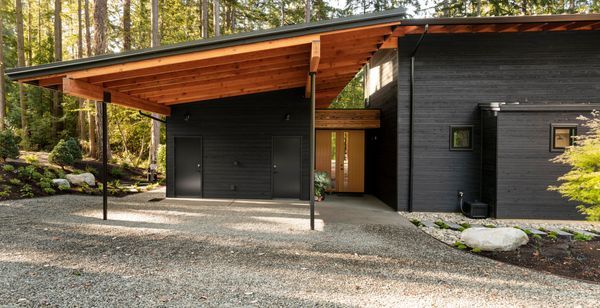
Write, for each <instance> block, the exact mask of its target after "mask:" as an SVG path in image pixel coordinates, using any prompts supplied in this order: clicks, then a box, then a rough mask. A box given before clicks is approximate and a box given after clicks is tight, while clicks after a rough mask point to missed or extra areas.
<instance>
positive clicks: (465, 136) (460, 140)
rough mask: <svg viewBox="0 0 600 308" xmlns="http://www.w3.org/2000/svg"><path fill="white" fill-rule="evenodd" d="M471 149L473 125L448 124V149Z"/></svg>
mask: <svg viewBox="0 0 600 308" xmlns="http://www.w3.org/2000/svg"><path fill="white" fill-rule="evenodd" d="M472 149H473V126H471V125H452V126H450V150H455V151H461V150H462V151H465V150H472Z"/></svg>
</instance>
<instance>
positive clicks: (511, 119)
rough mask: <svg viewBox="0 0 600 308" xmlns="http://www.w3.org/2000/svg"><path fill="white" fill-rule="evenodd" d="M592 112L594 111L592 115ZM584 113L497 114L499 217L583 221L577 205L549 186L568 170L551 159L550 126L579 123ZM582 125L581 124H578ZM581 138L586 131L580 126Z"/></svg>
mask: <svg viewBox="0 0 600 308" xmlns="http://www.w3.org/2000/svg"><path fill="white" fill-rule="evenodd" d="M590 112H591V111H590ZM582 114H583V112H514V111H512V112H504V111H502V112H500V113H498V149H497V151H498V153H497V165H498V171H497V172H498V174H497V181H498V183H497V217H498V218H541V217H543V218H548V219H582V218H583V216H582V215H581V214H579V213H578V212H577V210H576V208H575V207H576V206H577V203H575V202H569V201H568V200H567V199H564V198H561V196H560V194H559V193H558V192H555V191H548V189H547V188H548V186H549V185H556V184H558V182H557V180H556V179H557V178H558V177H559V176H561V175H563V174H564V173H565V172H567V171H568V170H569V168H568V166H566V165H561V164H554V163H552V162H550V159H552V158H554V157H556V156H557V155H558V154H560V153H557V152H551V151H550V134H551V132H550V125H551V124H574V123H579V121H577V117H578V116H579V115H582ZM579 124H580V123H579ZM577 130H578V134H584V133H585V128H584V127H582V126H581V125H579V126H578V129H577Z"/></svg>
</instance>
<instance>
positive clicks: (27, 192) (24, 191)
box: [20, 184, 33, 198]
mask: <svg viewBox="0 0 600 308" xmlns="http://www.w3.org/2000/svg"><path fill="white" fill-rule="evenodd" d="M20 192H21V197H23V198H31V197H33V189H32V188H31V185H29V184H25V185H23V186H22V187H21V190H20Z"/></svg>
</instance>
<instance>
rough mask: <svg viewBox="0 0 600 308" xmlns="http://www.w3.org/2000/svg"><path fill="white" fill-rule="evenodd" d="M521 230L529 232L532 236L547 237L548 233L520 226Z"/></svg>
mask: <svg viewBox="0 0 600 308" xmlns="http://www.w3.org/2000/svg"><path fill="white" fill-rule="evenodd" d="M519 228H521V230H526V231H529V232H530V233H531V234H537V235H540V236H542V235H546V232H544V231H540V230H538V229H535V228H529V227H524V226H520V227H519Z"/></svg>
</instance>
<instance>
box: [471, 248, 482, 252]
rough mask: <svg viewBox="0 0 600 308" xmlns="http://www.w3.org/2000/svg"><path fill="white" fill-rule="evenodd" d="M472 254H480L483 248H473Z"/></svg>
mask: <svg viewBox="0 0 600 308" xmlns="http://www.w3.org/2000/svg"><path fill="white" fill-rule="evenodd" d="M471 252H474V253H480V252H481V248H473V249H471Z"/></svg>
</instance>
